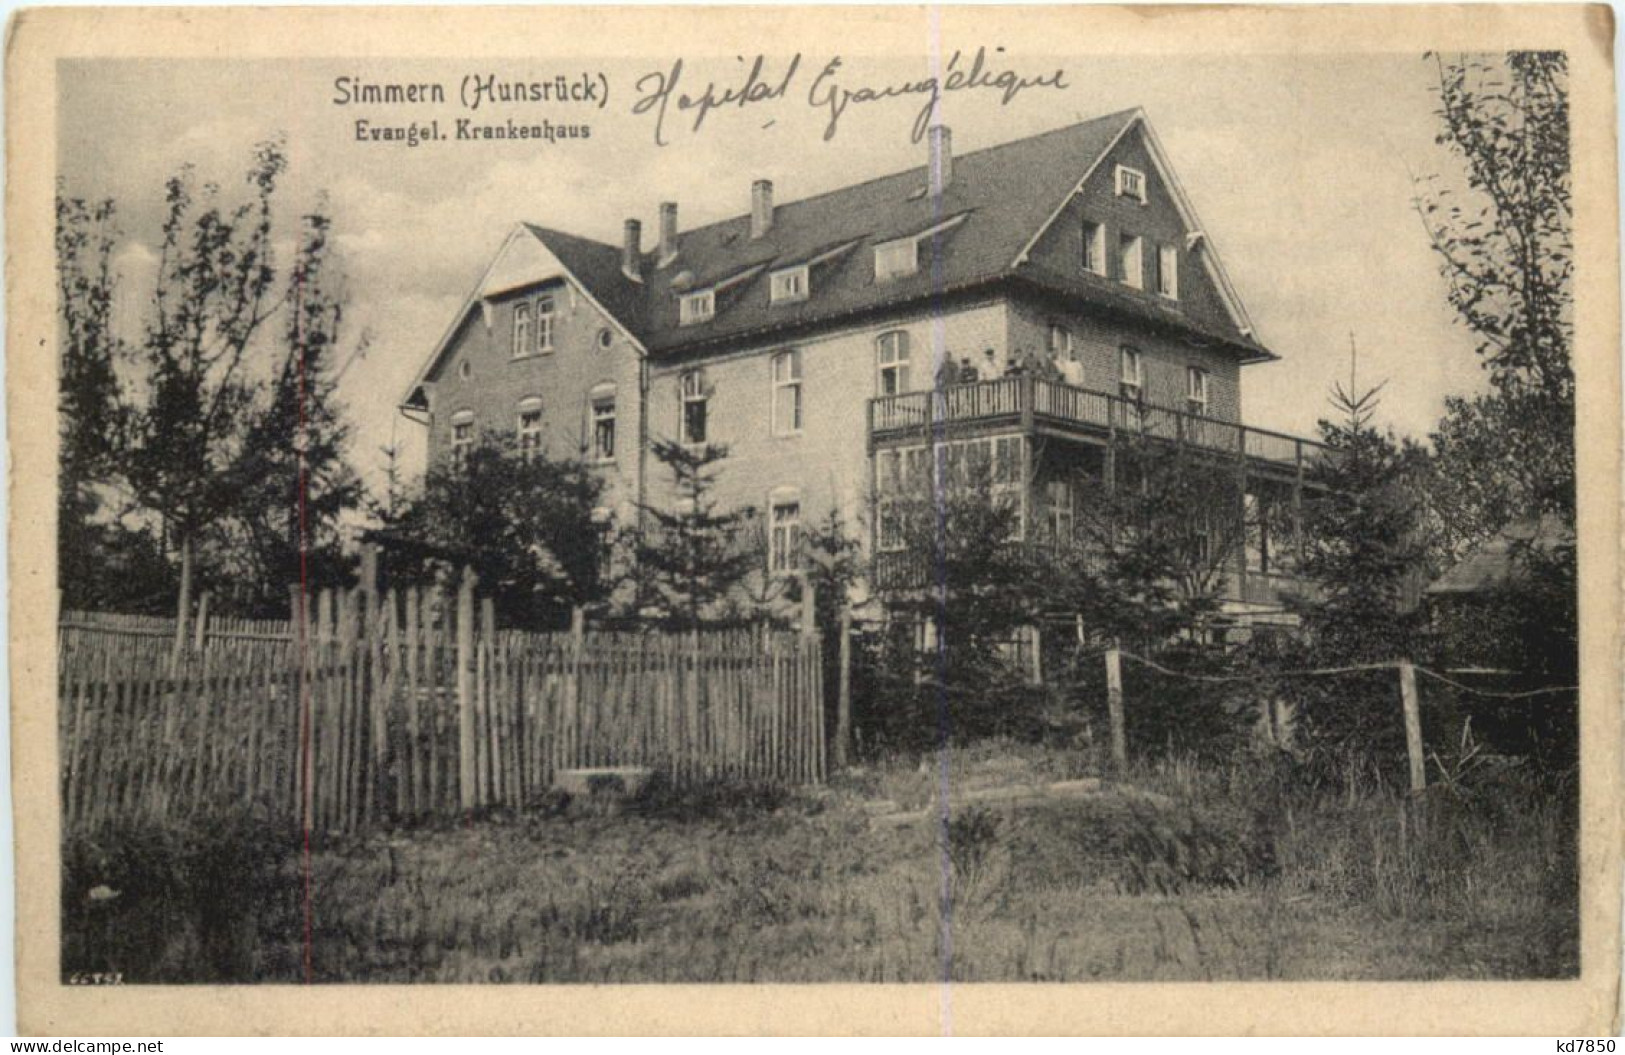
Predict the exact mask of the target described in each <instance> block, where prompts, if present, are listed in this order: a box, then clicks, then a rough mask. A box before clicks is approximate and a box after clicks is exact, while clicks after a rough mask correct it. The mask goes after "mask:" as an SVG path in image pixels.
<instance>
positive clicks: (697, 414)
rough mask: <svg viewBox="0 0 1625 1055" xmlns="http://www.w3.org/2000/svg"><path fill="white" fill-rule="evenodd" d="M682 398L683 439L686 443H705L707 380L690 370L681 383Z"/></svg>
mask: <svg viewBox="0 0 1625 1055" xmlns="http://www.w3.org/2000/svg"><path fill="white" fill-rule="evenodd" d="M679 386H680V391H681V398H682V404H683V406H682V415H683V417H682V422H681V430H682V438H683V442H684V443H704V442H705V409H706V407H705V405H706V394H705V378H704V377H703V376H702V375H701V374H700V372H699V371H698V370H690V371H689V372H688V373H686V374H684V375H683V377H682V380H681V381H680V382H679Z"/></svg>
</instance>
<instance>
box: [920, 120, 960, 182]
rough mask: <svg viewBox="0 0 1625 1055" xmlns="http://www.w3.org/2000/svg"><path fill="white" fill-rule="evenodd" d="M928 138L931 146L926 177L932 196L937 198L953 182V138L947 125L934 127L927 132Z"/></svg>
mask: <svg viewBox="0 0 1625 1055" xmlns="http://www.w3.org/2000/svg"><path fill="white" fill-rule="evenodd" d="M926 136H927V142H928V144H929V146H930V160H929V161H928V162H927V166H928V167H927V171H926V177H927V181H928V182H929V184H930V187H931V196H932V197H937V196H939V195H941V194H942V191H943V188H944V187H946V186H948V184H950V183H952V182H953V178H954V149H953V136H952V134H951V133H949V131H948V126H947V125H932V126H931V127H930V129H929V130H927V132H926Z"/></svg>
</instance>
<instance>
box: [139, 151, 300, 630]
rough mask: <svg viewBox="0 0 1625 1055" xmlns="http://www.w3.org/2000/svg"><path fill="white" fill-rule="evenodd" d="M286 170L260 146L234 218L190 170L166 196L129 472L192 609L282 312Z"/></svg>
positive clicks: (234, 493)
mask: <svg viewBox="0 0 1625 1055" xmlns="http://www.w3.org/2000/svg"><path fill="white" fill-rule="evenodd" d="M286 164H287V160H286V156H285V154H284V152H283V149H282V146H281V145H280V144H279V143H276V142H266V143H262V144H260V146H259V147H258V148H257V150H256V152H255V157H254V162H253V164H252V165H251V166H250V168H249V171H248V174H247V178H246V183H247V186H248V190H249V194H248V198H247V200H246V201H243V202H240V203H239V204H236V205H234V206H226V205H223V204H221V203H220V201H219V188H218V187H217V186H216V185H214V184H212V183H205V184H203V185H202V186H201V187H199V186H197V185H196V182H195V178H194V176H193V173H192V171H191V169H190V167H188V168H187V169H185V170H183V171H182V172H181V173H180V174H179V175H177V176H174V177H172V178H171V179H170V180H169V181H168V182H167V184H166V188H165V203H166V213H165V218H164V222H163V228H162V234H163V236H162V246H161V249H160V254H159V266H158V282H157V292H156V296H155V298H154V305H155V314H154V317H153V318H152V319H151V320H150V322H149V324H148V327H147V332H146V336H145V339H144V341H143V345H142V356H143V359H144V365H145V368H146V372H145V376H144V379H143V380H144V393H145V405H144V406H142V407H140V408H139V410H138V412H137V413H136V415H135V420H134V422H133V425H132V429H131V443H130V446H129V449H128V451H127V452H126V454H125V457H124V458H123V462H124V471H125V475H126V476H127V478H128V480H129V483H130V485H131V487H132V489H133V490H134V492H135V495H136V496H137V498H138V500H139V502H140V504H141V505H142V506H143V507H145V508H146V509H147V510H150V511H151V512H153V513H155V514H156V515H157V516H158V517H160V518H161V520H162V524H163V527H164V532H165V536H166V539H167V540H168V542H169V543H170V544H171V545H173V546H174V547H175V548H176V549H178V550H179V552H180V566H181V572H180V579H181V587H180V593H181V596H180V603H181V606H182V608H183V609H184V608H185V607H186V606H187V605H188V604H189V602H190V593H191V589H192V579H193V564H194V553H195V547H196V545H197V543H198V540H199V537H200V536H201V535H202V534H203V533H204V532H205V530H206V529H208V528H209V527H210V526H211V525H213V524H215V523H216V522H217V521H219V520H220V518H222V517H224V516H226V515H227V514H229V513H230V512H231V510H232V509H233V507H234V504H235V503H236V502H237V500H238V498H239V487H238V484H239V479H238V475H237V464H238V459H239V457H240V455H241V453H242V449H243V437H244V429H243V425H244V422H245V420H246V419H247V415H248V412H249V410H250V409H251V407H252V403H253V396H254V384H253V382H252V380H251V379H250V378H249V377H248V369H247V368H248V360H249V355H250V347H251V344H252V342H253V341H254V339H255V337H256V335H257V334H258V333H259V331H260V329H261V327H262V325H263V324H264V323H265V321H266V320H267V319H269V318H270V317H271V315H272V314H273V313H274V312H275V311H276V309H277V308H278V306H279V305H278V302H277V298H276V297H275V282H276V269H275V267H274V265H273V261H272V253H271V248H272V224H271V201H272V197H273V195H274V193H275V190H276V184H277V180H278V178H279V177H280V176H281V174H282V172H283V170H284V168H285V167H286Z"/></svg>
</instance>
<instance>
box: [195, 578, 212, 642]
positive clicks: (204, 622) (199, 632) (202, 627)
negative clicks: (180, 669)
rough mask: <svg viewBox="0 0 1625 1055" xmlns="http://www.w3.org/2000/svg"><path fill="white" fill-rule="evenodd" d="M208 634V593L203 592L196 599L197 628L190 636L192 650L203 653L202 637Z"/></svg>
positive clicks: (206, 591)
mask: <svg viewBox="0 0 1625 1055" xmlns="http://www.w3.org/2000/svg"><path fill="white" fill-rule="evenodd" d="M208 632H209V591H208V590H204V591H203V592H202V593H201V594H199V595H198V599H197V627H196V631H195V633H193V635H192V648H193V649H194V650H196V651H198V652H202V651H203V641H204V637H205V636H206V635H207V634H208Z"/></svg>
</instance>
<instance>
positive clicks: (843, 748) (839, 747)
mask: <svg viewBox="0 0 1625 1055" xmlns="http://www.w3.org/2000/svg"><path fill="white" fill-rule="evenodd" d="M837 691H838V695H837V696H836V700H835V765H836V767H837V768H840V769H845V768H846V764H847V751H848V749H849V748H848V746H847V745H848V744H850V743H851V741H852V612H851V611H850V610H849V609H847V608H845V607H842V609H841V681H840V684H839V686H838V689H837Z"/></svg>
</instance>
